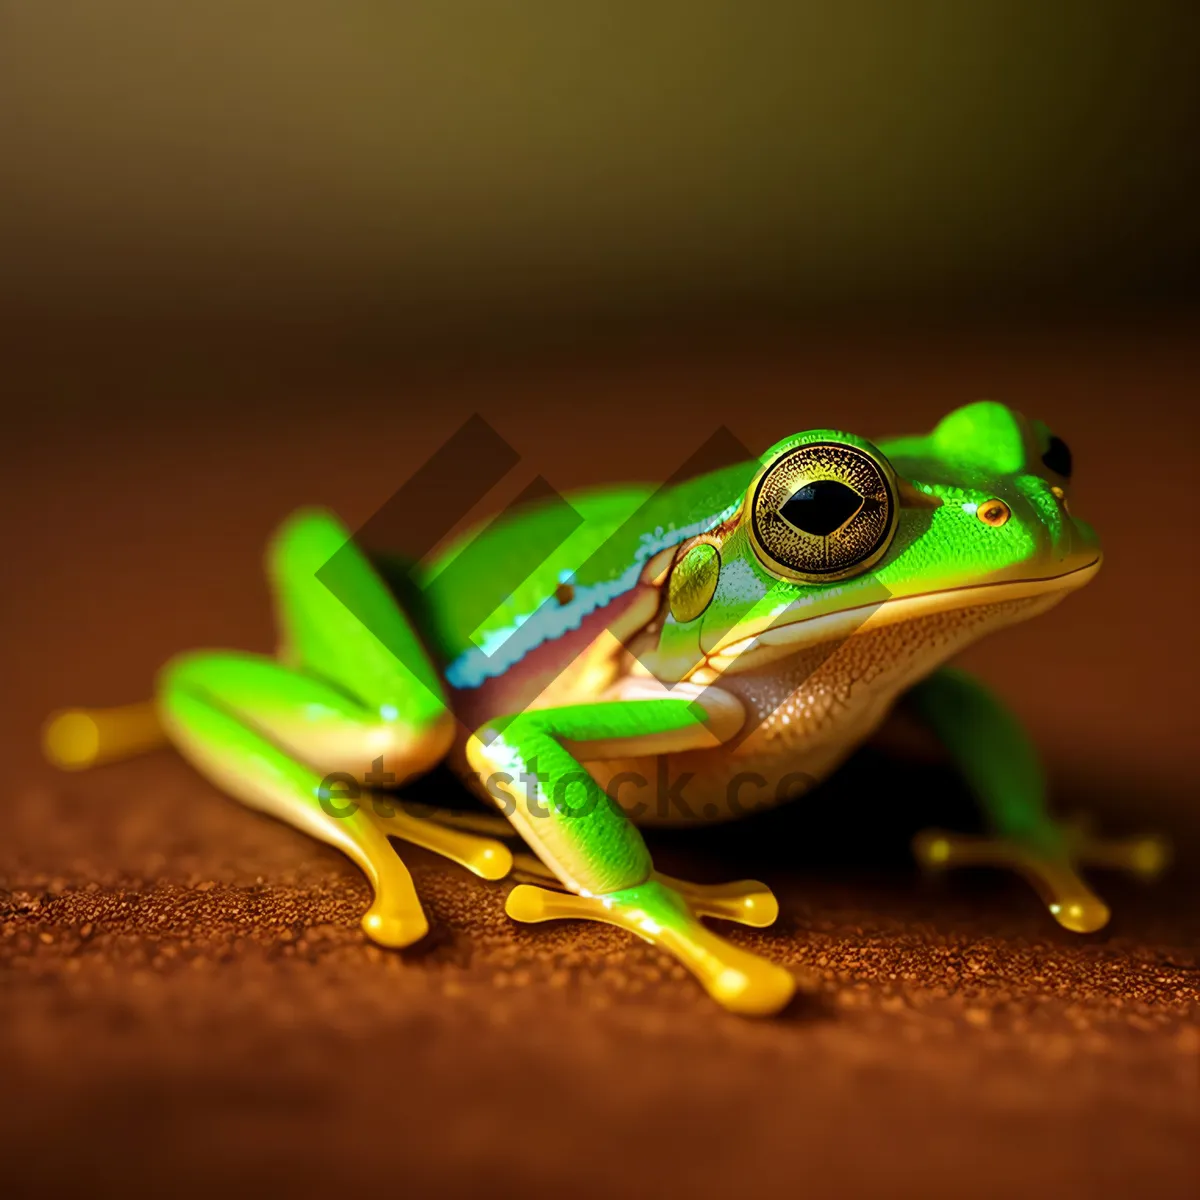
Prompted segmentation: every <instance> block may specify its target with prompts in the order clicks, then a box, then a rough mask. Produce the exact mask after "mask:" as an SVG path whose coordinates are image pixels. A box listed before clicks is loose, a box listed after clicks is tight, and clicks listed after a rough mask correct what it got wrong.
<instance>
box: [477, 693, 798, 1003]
mask: <svg viewBox="0 0 1200 1200" xmlns="http://www.w3.org/2000/svg"><path fill="white" fill-rule="evenodd" d="M634 696H635V693H634V692H633V691H632V690H627V691H626V692H625V693H624V694H623V695H622V694H618V696H617V697H616V698H614V699H610V700H604V701H598V702H596V703H592V704H580V705H572V706H566V707H561V708H546V709H530V710H526V711H525V712H522V713H518V714H516V715H515V716H509V717H505V718H501V719H498V720H495V721H492V722H489V723H488V724H487V725H485V726H484V727H483V728H481V729H480V730H479V731H478V732H477V733H476V734H475V735H474V736H473V737H472V738H471V740H470V743H469V745H468V749H467V753H468V758H469V760H470V763H471V766H472V769H473V770H474V771H475V772H476V774H477V775H478V776H479V778H480V780H481V781H482V782H483V784H484V786H485V787H486V788H487V790H488V791H489V793H490V794H491V795H492V796H493V797H494V798H495V799H496V800H497V802H498V803H500V804H501V806H502V807H503V808H504V811H505V812H506V814H507V815H508V816H509V819H510V820H511V821H512V823H513V825H514V826H515V827H516V828H517V830H518V832H519V833H520V834H521V836H522V837H523V838H524V839H525V841H526V842H527V843H528V844H529V845H530V847H531V848H532V849H533V850H534V851H535V852H536V853H537V855H538V856H539V857H540V859H541V860H542V862H544V863H545V864H546V865H547V867H548V868H549V869H550V870H551V871H552V872H553V874H554V876H555V877H556V878H557V880H558V881H559V882H560V883H561V884H562V885H563V887H565V888H566V889H567V892H566V893H563V892H558V891H550V890H546V889H544V888H540V887H535V886H532V885H529V884H521V885H519V886H518V887H516V888H514V889H513V891H512V892H511V893H510V894H509V897H508V905H507V911H508V914H509V916H511V917H513V918H514V919H515V920H518V921H545V920H553V919H556V918H560V917H581V918H585V919H589V920H597V921H605V922H608V923H610V924H613V925H618V926H620V927H621V928H623V929H627V930H629V931H630V932H632V933H636V934H638V935H639V936H640V937H642V938H644V939H645V940H646V941H648V942H651V943H653V944H654V945H657V946H660V947H661V948H662V949H664V950H666V951H668V952H669V953H671V954H673V955H674V956H675V957H676V958H677V959H679V961H680V962H682V963H683V964H684V966H686V967H687V968H688V969H689V970H690V971H692V972H693V974H695V975H696V976H697V978H699V980H700V982H701V983H702V984H703V985H704V987H705V989H706V990H707V991H708V992H709V994H710V995H712V996H713V997H714V998H715V999H716V1000H718V1001H719V1002H720V1003H722V1004H724V1005H725V1006H726V1007H727V1008H729V1009H731V1010H733V1011H735V1012H741V1013H746V1014H755V1015H759V1014H768V1013H774V1012H778V1011H779V1009H781V1008H782V1007H783V1006H784V1005H785V1004H787V1002H788V1000H789V999H790V998H791V996H792V994H793V992H794V990H795V980H794V979H793V977H792V975H791V973H790V972H788V971H786V970H785V969H784V968H782V967H779V966H776V965H774V964H772V963H769V962H767V961H766V960H764V959H761V958H759V957H758V956H757V955H754V954H750V953H748V952H747V951H744V950H740V949H738V948H737V947H735V946H733V945H731V944H730V943H728V942H726V941H724V940H723V939H722V938H720V937H718V936H717V935H715V934H714V933H712V932H711V931H710V930H708V929H706V928H705V927H704V926H703V925H702V924H701V923H700V921H699V920H698V919H697V918H698V917H699V916H719V917H724V918H726V919H731V920H742V921H744V922H745V923H747V924H754V925H762V924H769V923H770V922H771V921H772V920H774V917H775V915H776V913H777V912H778V906H777V905H776V904H775V902H774V897H773V896H771V895H770V892H769V891H768V890H767V889H766V888H765V887H764V886H763V885H762V884H759V883H747V884H743V885H725V886H723V887H716V888H706V887H699V886H695V885H689V884H685V883H682V882H680V881H677V880H673V879H668V878H666V877H664V876H661V875H658V874H656V873H655V871H654V868H653V864H652V863H651V860H650V854H649V852H648V851H647V849H646V844H645V842H644V841H643V840H642V835H641V834H640V833H639V832H638V830H637V828H636V827H635V826H634V825H633V823H632V822H631V821H630V820H629V818H628V817H627V816H626V815H625V814H624V813H623V812H622V811H621V809H620V808H619V807H618V806H617V804H616V803H615V802H614V801H613V800H612V799H611V798H610V797H609V796H608V795H606V794H605V792H604V790H603V789H602V788H601V787H600V785H599V784H598V783H597V782H596V781H595V779H593V777H592V776H591V775H590V774H589V773H588V772H587V771H586V770H585V769H584V768H583V766H582V762H581V760H584V759H586V760H589V761H600V760H603V759H606V758H615V757H624V756H626V755H631V754H632V755H638V756H641V755H656V754H668V753H674V752H679V751H682V750H689V749H696V748H702V747H711V746H714V745H717V744H719V743H720V742H721V741H723V740H725V739H727V738H728V737H730V736H732V735H733V733H734V732H736V730H737V728H738V727H739V726H740V725H741V722H742V719H743V714H742V710H741V706H740V704H739V703H738V702H737V701H736V700H735V699H734V698H733V697H731V696H728V695H726V694H724V693H721V692H720V691H719V690H718V689H716V688H709V689H706V690H705V691H704V692H703V693H701V692H700V690H699V689H696V688H690V687H688V686H687V685H680V686H679V687H678V688H677V689H676V690H675V692H674V693H665V692H664V693H662V696H661V697H655V698H646V697H645V696H644V695H643V696H638V697H636V698H634ZM668 697H669V698H668Z"/></svg>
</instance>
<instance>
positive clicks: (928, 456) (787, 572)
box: [660, 401, 1100, 673]
mask: <svg viewBox="0 0 1200 1200" xmlns="http://www.w3.org/2000/svg"><path fill="white" fill-rule="evenodd" d="M755 468H756V469H755ZM752 469H754V477H753V479H752V480H751V481H750V483H749V486H748V487H747V488H746V489H745V492H744V493H743V495H742V499H741V504H740V506H739V507H738V508H737V511H736V513H735V514H734V515H733V516H731V517H730V518H729V520H727V521H725V522H724V523H723V524H722V525H721V526H719V527H718V528H717V529H715V530H713V531H711V532H709V533H706V534H703V535H701V536H699V537H697V538H694V539H692V540H691V541H689V542H688V543H685V544H684V545H683V546H681V547H680V549H679V552H678V554H677V555H676V556H675V559H674V562H673V565H672V568H671V571H670V574H669V576H668V578H667V581H666V582H667V589H668V596H669V607H670V613H671V615H670V616H669V617H668V618H667V620H666V624H665V625H664V627H663V629H662V634H661V641H660V652H661V653H663V655H664V664H665V662H666V661H669V660H672V659H674V660H675V661H677V662H682V661H683V660H684V659H685V658H687V657H689V656H690V657H691V661H692V663H694V664H696V666H699V665H701V664H700V662H699V659H698V656H697V655H696V651H697V650H698V651H699V652H700V654H701V655H702V656H704V659H705V661H704V664H703V665H704V666H706V667H707V669H708V670H709V671H716V672H724V671H727V670H744V669H746V668H747V667H749V666H753V665H758V664H761V663H762V662H764V661H767V660H769V659H771V658H777V657H782V656H784V655H787V654H790V653H792V652H794V651H795V650H796V649H797V648H799V647H803V646H808V645H815V644H817V643H820V642H825V641H828V640H830V639H834V638H842V637H845V636H848V635H849V634H851V633H854V632H856V631H858V630H859V629H865V628H867V627H870V628H875V627H879V626H881V625H889V624H895V623H898V622H901V621H907V620H911V619H913V618H915V617H920V616H925V615H927V614H933V613H937V612H947V611H951V610H960V609H967V608H974V607H978V606H982V605H996V604H999V603H1002V602H1004V601H1008V600H1023V599H1029V598H1035V597H1040V598H1043V602H1042V603H1040V604H1038V605H1030V606H1019V607H1020V608H1021V609H1028V610H1029V611H1030V612H1032V611H1040V610H1041V609H1042V608H1044V607H1048V606H1049V605H1050V604H1051V603H1053V602H1054V601H1055V600H1057V599H1058V598H1060V597H1061V596H1062V595H1064V594H1065V593H1066V592H1068V591H1070V590H1072V589H1074V588H1077V587H1080V586H1081V585H1082V584H1084V583H1086V582H1087V581H1088V580H1089V579H1090V578H1091V577H1092V576H1093V575H1094V574H1095V572H1096V571H1097V569H1098V568H1099V565H1100V547H1099V542H1098V540H1097V538H1096V535H1095V533H1094V532H1093V531H1092V529H1091V528H1090V527H1089V526H1087V525H1085V524H1084V523H1083V522H1081V521H1079V520H1077V519H1076V518H1075V517H1074V516H1073V515H1072V514H1071V513H1070V511H1069V509H1068V504H1067V494H1068V490H1069V487H1070V479H1071V455H1070V451H1069V450H1068V449H1067V446H1066V443H1065V442H1064V441H1062V440H1061V439H1060V438H1058V437H1056V436H1055V435H1054V434H1052V433H1051V431H1050V430H1049V429H1048V428H1047V427H1046V426H1045V425H1044V424H1042V423H1041V422H1040V421H1028V420H1026V419H1025V418H1024V417H1023V416H1021V415H1020V414H1019V413H1017V412H1014V411H1013V410H1012V409H1010V408H1007V407H1005V406H1004V405H1002V404H996V403H993V402H990V401H984V402H980V403H977V404H970V405H967V406H966V407H964V408H960V409H957V410H956V411H955V412H952V413H950V415H949V416H947V417H945V418H944V419H943V420H942V421H941V422H940V423H939V424H938V425H937V427H936V428H935V429H934V430H933V431H932V432H931V433H929V434H927V435H924V436H919V437H901V438H894V439H890V440H888V441H884V442H882V443H880V444H879V445H874V444H872V443H871V442H868V441H866V440H865V439H864V438H861V437H857V436H855V435H854V434H849V433H844V432H840V431H835V430H830V429H818V430H810V431H809V432H807V433H800V434H796V435H794V436H792V437H789V438H785V439H784V440H783V441H781V442H778V443H777V444H776V445H774V446H772V447H771V448H770V450H768V451H767V452H766V453H765V454H764V455H763V456H762V457H761V459H760V460H759V461H758V463H757V464H752ZM743 478H744V477H743ZM731 506H732V502H731ZM1017 607H1018V606H1008V607H1007V608H1006V609H1005V610H1004V611H1010V610H1012V611H1017ZM995 611H999V610H995ZM1021 615H1024V612H1023V611H1022V612H1021ZM688 670H689V673H690V672H691V671H692V670H694V668H689V669H688Z"/></svg>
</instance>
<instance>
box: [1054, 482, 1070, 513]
mask: <svg viewBox="0 0 1200 1200" xmlns="http://www.w3.org/2000/svg"><path fill="white" fill-rule="evenodd" d="M1050 495H1052V496H1053V497H1054V498H1055V500H1057V501H1058V502H1059V504H1061V505H1062V510H1063V512H1065V513H1066V514H1067V516H1070V515H1071V508H1070V505H1068V504H1067V493H1066V492H1064V491H1063V490H1062V488H1060V487H1057V486H1055V487H1052V488H1051V489H1050Z"/></svg>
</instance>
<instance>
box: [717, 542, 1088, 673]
mask: <svg viewBox="0 0 1200 1200" xmlns="http://www.w3.org/2000/svg"><path fill="white" fill-rule="evenodd" d="M1102 558H1103V556H1101V555H1097V556H1096V557H1095V558H1094V559H1092V560H1091V561H1090V562H1087V563H1084V564H1082V565H1081V566H1078V567H1072V568H1071V570H1069V571H1064V572H1062V573H1061V574H1059V575H1049V576H1043V577H1041V578H1036V579H1009V580H1004V581H1002V582H999V583H971V584H966V585H964V586H963V587H954V588H945V589H943V590H941V591H936V592H922V593H920V594H918V595H915V596H897V597H894V598H893V599H890V600H882V601H880V602H879V603H878V604H863V605H859V606H858V607H856V608H849V609H846V610H844V611H843V612H836V613H824V614H822V615H820V616H816V617H801V618H800V619H799V620H795V621H786V622H782V623H778V624H772V625H766V626H765V627H764V628H763V629H762V630H761V631H759V632H758V633H753V634H750V635H743V636H741V637H740V638H738V639H737V640H736V641H732V642H727V643H726V644H725V645H721V644H720V643H718V644H717V645H716V646H715V647H714V648H713V650H711V651H710V652H709V653H708V655H707V657H706V658H705V660H704V662H703V663H702V664H700V666H701V669H703V668H707V669H708V670H710V671H713V672H717V673H724V672H726V671H744V670H747V669H749V668H750V667H752V666H760V665H761V664H763V663H765V662H769V661H771V660H773V659H777V658H783V657H785V656H786V655H788V654H791V653H794V652H795V651H796V650H797V649H799V648H800V647H802V646H815V645H819V644H820V643H822V642H827V641H833V640H836V639H841V638H848V637H851V636H853V635H854V634H856V633H863V632H866V631H868V630H872V629H881V628H883V627H885V626H887V625H897V624H900V623H901V622H903V621H911V620H914V619H915V618H917V617H926V616H930V615H932V614H934V613H941V612H951V611H953V610H955V609H962V608H980V607H984V606H986V605H989V604H1000V603H1004V602H1006V601H1011V600H1025V599H1032V598H1035V597H1038V596H1055V597H1056V598H1057V597H1060V596H1062V595H1065V594H1066V593H1067V592H1070V591H1074V590H1075V589H1076V588H1081V587H1083V585H1084V584H1085V583H1087V582H1088V581H1089V580H1090V579H1091V578H1092V577H1093V576H1094V575H1095V574H1096V572H1097V571H1098V570H1099V569H1100V563H1101V561H1102Z"/></svg>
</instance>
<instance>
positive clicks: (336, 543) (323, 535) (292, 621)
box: [267, 509, 454, 758]
mask: <svg viewBox="0 0 1200 1200" xmlns="http://www.w3.org/2000/svg"><path fill="white" fill-rule="evenodd" d="M267 573H268V576H269V578H270V581H271V590H272V593H273V595H274V597H275V606H276V615H277V621H278V624H279V634H280V657H281V658H282V659H284V660H285V661H287V662H289V663H291V664H293V665H296V666H298V667H301V668H302V669H303V670H304V671H305V673H306V674H309V675H317V676H320V677H321V678H323V679H326V680H328V681H330V682H331V683H333V684H335V685H337V686H338V687H340V688H342V689H343V690H344V691H347V692H349V693H350V694H351V695H352V696H354V697H355V698H356V699H358V700H359V701H360V702H361V704H362V706H363V707H364V708H365V709H367V710H370V711H372V712H374V713H380V714H383V716H384V718H385V719H386V720H387V721H389V722H397V721H398V722H400V723H402V724H406V725H408V726H412V727H415V728H418V729H420V730H423V731H424V730H428V729H430V728H436V731H437V735H438V738H439V739H441V749H440V750H439V752H438V753H437V754H436V755H434V756H433V757H434V758H440V757H441V754H443V753H444V752H445V750H446V748H448V746H449V744H450V742H451V741H452V740H453V735H454V723H453V720H452V719H451V716H450V713H449V711H448V705H447V704H446V698H445V692H444V690H443V688H442V684H441V680H440V678H439V676H438V674H437V671H436V670H435V669H434V667H433V664H432V663H431V662H430V660H429V657H428V655H427V654H426V652H425V649H424V647H423V645H422V644H421V640H420V638H419V637H418V636H417V633H416V630H415V629H414V628H413V626H412V624H411V622H410V621H409V620H408V618H407V617H406V616H405V614H404V612H403V611H402V609H401V608H400V606H399V605H398V604H397V603H396V600H395V598H394V597H393V596H392V594H391V592H389V591H388V589H387V586H386V585H385V584H384V582H383V580H382V579H380V577H379V575H378V574H377V573H376V571H375V569H374V568H373V567H372V566H371V564H370V563H369V562H368V561H367V559H366V557H365V556H364V555H363V553H362V552H361V551H360V550H359V548H358V546H357V545H356V544H355V543H354V542H353V541H352V540H351V538H350V534H349V533H348V531H347V530H346V528H345V527H344V526H343V525H342V524H341V522H339V521H338V520H337V518H336V517H334V516H333V515H332V514H330V513H327V512H325V511H323V510H320V509H303V510H301V511H299V512H296V513H293V514H292V515H291V516H290V517H288V518H287V520H286V521H284V523H283V525H282V526H281V527H280V529H279V530H278V531H277V533H276V534H275V536H274V538H273V539H272V541H271V545H270V547H269V549H268V552H267Z"/></svg>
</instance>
